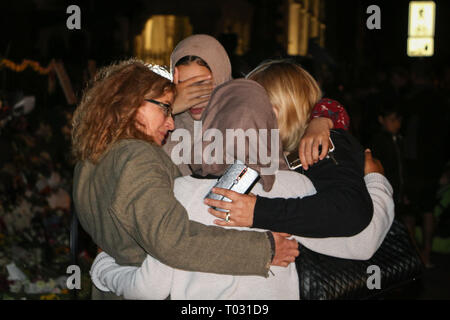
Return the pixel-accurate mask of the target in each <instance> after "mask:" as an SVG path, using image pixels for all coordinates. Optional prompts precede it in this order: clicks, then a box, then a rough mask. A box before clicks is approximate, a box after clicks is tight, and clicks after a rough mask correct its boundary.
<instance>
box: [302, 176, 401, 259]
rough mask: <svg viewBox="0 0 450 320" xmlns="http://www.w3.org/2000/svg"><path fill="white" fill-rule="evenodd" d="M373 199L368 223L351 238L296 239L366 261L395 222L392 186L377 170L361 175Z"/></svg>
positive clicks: (318, 249)
mask: <svg viewBox="0 0 450 320" xmlns="http://www.w3.org/2000/svg"><path fill="white" fill-rule="evenodd" d="M364 180H365V182H366V185H367V188H368V189H369V193H370V196H371V198H372V201H373V206H374V213H373V218H372V220H371V221H370V223H369V225H368V226H367V227H366V228H365V229H364V230H363V231H361V232H360V233H358V234H357V235H355V236H352V237H330V238H325V239H314V238H303V237H296V239H297V240H298V241H299V242H300V243H301V244H303V245H304V246H305V247H307V248H308V249H310V250H313V251H315V252H318V253H322V254H325V255H329V256H333V257H338V258H344V259H356V260H368V259H370V258H371V257H372V256H373V255H374V254H375V252H376V251H377V250H378V248H379V247H380V245H381V243H382V242H383V240H384V238H385V236H386V234H387V233H388V231H389V229H390V227H391V225H392V222H393V221H394V214H395V213H394V201H393V199H392V187H391V185H390V184H389V182H388V180H387V179H386V178H385V177H384V176H383V175H381V174H379V173H370V174H368V175H366V176H365V177H364Z"/></svg>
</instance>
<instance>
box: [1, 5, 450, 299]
mask: <svg viewBox="0 0 450 320" xmlns="http://www.w3.org/2000/svg"><path fill="white" fill-rule="evenodd" d="M285 3H286V1H275V0H273V1H271V0H233V1H218V0H198V1H195V0H194V1H185V0H164V1H144V0H127V1H106V0H95V1H88V0H84V1H76V0H73V1H59V0H35V1H31V0H30V1H23V0H2V1H1V2H0V60H1V59H3V58H5V59H9V60H12V61H14V62H15V63H20V62H21V61H22V60H23V59H30V60H34V61H38V62H39V63H40V64H41V66H44V67H45V66H47V65H48V64H49V63H50V61H51V60H52V59H57V60H61V61H62V62H63V63H64V66H65V68H66V70H67V74H68V76H69V78H70V80H71V82H72V86H73V88H74V91H75V95H76V97H77V98H80V97H81V94H82V88H83V87H84V84H85V82H86V80H88V79H89V73H88V71H87V67H88V61H89V60H91V61H95V63H96V65H97V67H101V66H103V65H107V64H109V63H111V62H112V61H115V60H118V59H123V58H128V57H131V56H133V53H134V51H133V47H134V42H133V39H134V37H135V36H136V35H138V34H140V33H141V32H142V30H143V28H144V25H145V22H146V21H147V19H149V18H150V17H151V16H152V15H157V14H163V15H164V14H170V15H179V16H187V17H189V19H190V23H191V25H192V29H193V30H192V31H193V33H194V34H196V33H206V34H210V35H213V36H215V37H217V38H218V39H219V40H220V41H221V42H222V44H223V45H224V46H225V47H226V48H227V49H228V50H229V55H230V56H231V61H232V64H233V74H234V76H235V77H237V76H241V75H242V74H245V73H246V72H248V71H250V70H251V69H252V68H254V67H256V66H257V65H258V64H259V63H260V62H261V61H263V60H265V59H269V58H278V57H287V52H286V46H285V45H284V42H283V37H284V30H285V27H286V23H287V17H286V16H285V15H284V14H283V11H282V5H283V4H285ZM435 3H436V18H435V21H436V22H435V37H434V39H435V43H434V48H435V49H434V50H435V52H434V55H433V56H432V57H427V58H411V57H408V56H407V54H406V43H407V36H408V5H409V1H407V0H395V1H387V0H386V1H376V0H373V1H368V0H345V1H338V0H324V8H323V16H322V19H321V22H322V23H324V24H325V25H326V33H325V46H324V48H320V47H319V46H318V45H317V44H315V42H314V40H311V41H310V43H309V49H308V54H307V55H306V56H294V57H291V58H293V59H295V60H296V61H298V62H300V63H301V64H302V65H303V66H304V67H305V68H306V69H308V70H309V71H310V72H311V73H312V74H313V75H314V76H315V77H316V78H317V79H318V80H319V82H320V83H321V85H322V88H323V91H324V93H325V96H327V97H329V98H332V99H336V100H338V101H340V102H341V103H342V104H343V105H344V106H345V108H346V110H347V111H348V113H349V115H350V118H351V132H352V133H353V134H354V135H355V136H356V137H357V138H358V139H359V140H360V142H361V143H362V144H363V145H364V146H365V147H369V146H371V141H372V139H373V135H374V133H375V132H376V131H378V130H379V125H378V122H377V118H376V116H377V113H376V112H377V111H376V110H377V108H378V107H379V106H380V105H385V104H389V103H390V104H397V105H396V107H397V108H398V109H399V110H400V112H401V114H402V116H403V119H404V122H403V127H402V133H403V134H404V135H405V137H406V138H407V137H408V135H409V137H411V136H413V137H414V139H416V140H415V142H414V143H413V146H412V147H411V148H412V149H414V152H413V153H414V155H412V156H411V158H410V159H409V162H408V170H409V171H408V172H409V173H408V174H409V175H410V176H411V177H414V179H415V181H416V183H418V184H419V185H420V184H422V185H425V184H428V185H435V186H434V187H433V188H434V189H432V191H433V192H436V190H437V189H438V186H437V184H438V180H439V177H440V175H441V174H442V173H443V172H444V170H445V164H446V163H447V162H448V161H449V159H450V152H449V149H450V148H449V146H450V144H449V143H448V138H450V132H449V127H450V116H449V114H450V98H449V92H450V41H449V39H450V37H449V36H450V19H449V17H450V1H448V0H435ZM72 4H76V5H78V6H79V7H80V8H81V30H68V29H67V28H66V20H67V18H68V16H69V14H67V13H66V8H67V6H69V5H72ZM373 4H375V5H378V6H379V7H380V9H381V30H369V29H368V28H367V27H366V20H367V18H368V17H369V14H367V13H366V9H367V7H368V6H370V5H373ZM241 8H247V9H248V8H250V9H251V12H252V13H253V14H252V19H251V28H250V41H249V47H248V51H247V52H245V53H244V54H243V55H236V54H234V52H233V45H234V42H233V39H234V38H233V34H230V33H229V31H228V30H224V28H223V26H222V25H220V23H218V21H221V19H224V18H226V17H231V16H233V15H234V14H235V13H236V12H239V11H240V10H241ZM235 10H236V11H235ZM399 79H400V80H399ZM398 81H400V82H401V84H398ZM52 86H53V87H52ZM50 87H52V88H53V89H52V90H50V89H49V88H50ZM24 95H25V96H26V95H34V96H35V97H36V107H35V110H34V111H33V112H32V113H30V114H29V115H27V116H21V117H16V118H14V119H12V120H11V121H9V122H7V123H6V125H4V128H3V129H2V128H1V126H0V148H1V150H0V153H2V156H1V157H0V161H1V162H0V179H1V181H2V183H1V184H0V185H2V189H1V190H0V194H1V192H3V195H6V198H1V197H0V209H1V206H3V210H4V211H3V212H6V211H5V210H6V209H5V208H7V207H8V206H9V208H12V209H11V210H13V208H15V206H18V204H17V203H19V202H20V201H21V199H22V198H21V195H20V194H21V193H24V192H25V190H27V184H28V187H29V185H30V184H33V183H35V182H36V181H39V179H40V178H39V177H41V176H49V175H50V173H51V172H53V171H57V172H59V174H60V176H61V181H62V182H61V188H62V189H65V190H66V191H67V193H69V194H70V186H71V172H72V166H73V163H72V161H71V159H70V152H69V147H70V134H69V133H70V117H71V113H72V112H73V110H74V108H75V105H76V104H71V105H70V104H68V103H67V101H66V100H65V97H64V94H63V91H62V89H61V86H60V85H59V83H58V81H57V80H55V76H54V75H49V76H46V75H39V74H38V73H36V72H35V71H33V70H31V69H30V68H28V69H26V70H24V71H23V72H14V71H12V70H9V69H7V68H4V67H3V66H2V65H0V101H3V109H1V108H0V120H2V119H6V117H7V116H8V114H7V111H4V110H7V108H5V106H8V104H9V106H12V105H14V103H15V102H17V101H18V100H19V99H20V97H23V96H24ZM1 106H2V105H1V104H0V107H1ZM414 119H419V122H418V124H415V125H414V123H415V122H414ZM49 127H50V129H48V128H49ZM46 130H47V131H46ZM408 130H409V131H408ZM49 132H50V133H49ZM411 132H412V133H411ZM24 136H26V138H24ZM30 136H32V137H30ZM11 145H12V147H11ZM411 148H410V149H409V150H411ZM43 152H44V153H45V154H44V155H43ZM410 155H411V153H410ZM11 163H15V165H11ZM2 167H3V168H2ZM447 170H448V169H447ZM36 172H40V173H39V174H36ZM449 175H450V174H449ZM19 176H26V177H27V179H25V180H26V182H25V183H22V184H21V182H20V179H21V178H17V177H19ZM18 181H19V182H18ZM430 190H431V189H430ZM52 192H54V190H50V189H44V190H39V192H38V193H37V195H36V197H35V200H33V201H34V202H33V205H34V206H41V207H42V208H43V210H41V211H42V212H44V213H45V214H44V215H43V217H41V216H40V217H39V218H36V217H35V218H33V219H32V222H31V229H33V228H36V225H38V226H39V228H40V229H39V228H38V229H39V230H41V231H39V232H41V233H39V232H38V235H39V234H41V238H42V239H41V240H38V241H32V242H34V244H35V246H34V247H33V246H32V245H30V244H26V243H27V242H26V241H25V240H23V239H21V240H20V241H19V240H17V239H16V235H13V233H14V232H16V234H18V232H17V230H16V231H14V230H13V231H11V230H10V229H8V227H7V222H6V218H5V219H4V220H2V219H3V218H2V215H1V212H2V211H0V249H2V246H4V247H5V248H6V245H7V244H10V243H9V242H8V241H9V240H8V239H14V240H11V243H13V245H14V246H16V243H21V245H20V246H22V247H24V248H28V247H27V246H31V247H33V248H34V249H36V250H38V248H45V249H44V252H43V253H42V254H43V258H42V259H41V260H42V261H41V260H39V261H41V262H40V264H41V265H40V264H39V263H37V264H36V265H33V266H27V265H26V263H25V262H23V263H22V265H21V267H22V268H23V269H26V270H28V273H27V272H25V273H27V275H29V276H30V277H32V275H33V274H40V275H42V276H39V277H38V279H49V278H51V277H56V276H55V275H58V274H59V275H61V274H64V271H61V270H62V269H57V268H56V269H55V270H54V273H53V274H48V273H46V272H45V271H44V269H45V268H44V267H43V266H44V265H50V264H51V265H57V264H58V263H60V264H61V265H64V263H65V261H66V260H64V259H60V257H62V256H64V255H65V257H66V258H67V259H69V260H70V259H71V258H70V255H69V248H68V247H69V246H68V241H69V239H68V238H67V235H68V225H69V223H70V209H67V208H66V209H61V210H62V212H63V213H61V211H59V212H57V211H55V210H54V211H52V210H53V209H52V208H50V209H49V207H48V204H46V202H45V201H46V200H45V199H46V197H47V196H48V195H49V194H51V193H52ZM430 192H431V191H430ZM433 196H434V195H433ZM2 201H3V202H2ZM37 203H38V204H37ZM5 216H6V215H5ZM56 217H59V218H56ZM61 217H62V218H61ZM50 218H51V219H53V220H51V219H50ZM58 219H59V220H58ZM50 220H51V221H50ZM55 221H56V222H55ZM52 223H53V224H52ZM417 225H418V226H420V225H421V221H420V219H418V222H417ZM49 226H51V228H53V229H51V228H50V227H49ZM58 228H59V229H58ZM49 230H51V231H49ZM58 230H59V231H58ZM27 232H28V231H27ZM30 232H31V231H30ZM33 232H34V231H33ZM33 232H31V233H30V235H32V236H30V237H35V236H36V237H37V236H38V235H36V234H35V233H33ZM80 232H81V235H80V237H81V240H80V245H79V250H78V252H77V259H79V260H80V261H85V267H86V268H89V262H90V261H91V259H92V258H93V256H95V248H94V247H93V245H92V243H90V242H89V239H88V238H87V237H86V235H85V234H83V232H82V231H80ZM59 233H61V234H64V236H63V235H60V236H56V235H55V234H59ZM39 241H41V242H39ZM49 242H51V243H57V244H58V243H59V245H53V244H52V245H48V243H49ZM14 248H16V247H14ZM18 251H20V250H12V251H11V252H10V251H8V250H5V252H9V253H7V254H5V255H4V256H2V255H1V250H0V298H2V297H3V298H17V297H18V296H17V294H20V291H19V293H18V292H12V291H11V283H8V280H6V276H5V274H6V273H5V270H4V269H5V268H4V266H3V265H2V263H1V262H2V261H8V262H10V261H11V260H14V261H16V264H17V265H18V266H19V265H20V261H26V260H27V258H26V253H23V254H18V253H17V252H18ZM39 252H40V251H39ZM39 254H41V253H39ZM2 259H3V260H2ZM5 259H6V260H5ZM8 259H9V260H8ZM83 259H84V260H83ZM432 260H433V262H434V264H435V267H434V269H431V270H432V271H427V273H426V275H425V277H424V280H423V281H422V282H419V283H416V284H414V286H413V287H411V288H409V289H408V290H406V291H402V292H400V293H397V295H396V294H393V296H392V298H405V297H406V298H419V299H430V298H437V299H450V292H449V288H450V273H449V271H448V268H449V267H450V259H449V255H444V254H434V255H433V256H432ZM57 261H59V262H58V263H57ZM67 261H68V260H67ZM80 263H81V262H80ZM87 270H88V269H87ZM83 281H85V282H83V283H84V284H86V283H87V285H84V287H87V288H89V279H84V280H83ZM11 292H12V293H11ZM58 294H60V293H58ZM19 296H20V295H19ZM88 296H89V292H84V291H83V292H80V293H79V297H81V298H87V297H88ZM29 297H30V298H33V296H29ZM34 298H35V297H34ZM38 298H39V296H38Z"/></svg>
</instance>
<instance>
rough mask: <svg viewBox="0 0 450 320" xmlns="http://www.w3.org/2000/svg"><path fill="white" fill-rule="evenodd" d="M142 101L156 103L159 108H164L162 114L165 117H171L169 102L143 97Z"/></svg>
mask: <svg viewBox="0 0 450 320" xmlns="http://www.w3.org/2000/svg"><path fill="white" fill-rule="evenodd" d="M144 101H148V102H150V103H153V104H156V105H157V106H159V107H161V109H163V110H164V115H165V116H166V117H169V116H170V117H171V116H172V106H171V105H170V104H167V103H164V102H161V101H157V100H153V99H144Z"/></svg>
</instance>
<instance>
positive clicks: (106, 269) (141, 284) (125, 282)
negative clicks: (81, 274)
mask: <svg viewBox="0 0 450 320" xmlns="http://www.w3.org/2000/svg"><path fill="white" fill-rule="evenodd" d="M89 273H90V275H91V279H92V282H93V283H94V285H95V286H96V287H97V288H98V289H99V290H101V291H105V292H109V291H112V292H114V293H115V294H116V295H118V296H123V297H124V298H125V299H133V300H144V299H151V300H163V299H166V298H167V297H168V296H169V294H170V288H171V286H172V273H173V269H172V268H170V267H168V266H166V265H163V264H162V263H160V262H159V261H158V260H156V259H153V258H152V257H151V256H147V258H146V259H145V260H144V262H143V263H142V265H141V266H140V267H139V268H138V267H131V266H120V265H118V264H117V263H116V261H115V260H114V258H113V257H111V256H109V255H108V254H107V253H106V252H101V253H100V254H98V255H97V257H96V258H95V260H94V262H93V263H92V266H91V270H90V272H89Z"/></svg>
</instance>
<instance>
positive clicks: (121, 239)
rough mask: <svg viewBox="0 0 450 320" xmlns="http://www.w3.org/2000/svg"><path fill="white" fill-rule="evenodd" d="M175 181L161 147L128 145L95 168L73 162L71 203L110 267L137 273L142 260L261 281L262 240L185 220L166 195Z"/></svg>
mask: <svg viewBox="0 0 450 320" xmlns="http://www.w3.org/2000/svg"><path fill="white" fill-rule="evenodd" d="M178 176H180V173H179V170H178V169H177V167H176V166H175V165H174V164H173V163H172V161H171V160H170V158H169V157H168V156H167V155H166V153H165V152H164V151H163V149H162V148H160V147H158V146H155V145H152V144H150V143H147V142H144V141H140V140H133V139H126V140H121V141H119V142H117V143H116V144H115V145H114V146H112V147H111V149H110V150H109V151H108V152H106V153H105V155H104V156H103V157H102V158H101V159H100V161H99V162H98V163H97V164H95V165H94V164H93V163H91V162H89V161H82V162H78V163H77V164H76V166H75V173H74V189H73V199H74V203H75V208H76V210H77V213H78V216H79V219H80V223H81V225H82V227H83V228H84V229H85V230H86V232H87V233H89V234H90V236H91V237H92V239H93V241H94V242H95V243H96V244H97V245H98V246H99V247H100V248H102V249H103V250H104V251H105V252H106V253H108V254H109V255H111V256H112V257H114V258H115V259H116V262H117V263H118V264H122V265H123V264H125V265H135V266H138V265H141V263H142V262H143V261H144V259H145V257H146V254H149V255H151V256H153V257H154V258H156V259H158V260H159V261H161V262H162V263H164V264H166V265H169V266H171V267H174V268H179V269H184V270H188V271H200V272H212V273H221V274H233V275H258V276H264V277H267V276H268V271H269V267H270V260H271V253H272V252H271V248H270V241H269V239H268V236H267V234H266V233H260V232H253V231H237V230H227V229H224V228H220V227H215V226H205V225H203V224H200V223H197V222H194V221H190V220H189V218H188V215H187V212H186V210H185V209H184V207H183V206H182V205H181V204H180V203H179V202H178V201H177V200H176V199H175V196H174V193H173V187H174V179H175V178H176V177H178Z"/></svg>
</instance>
